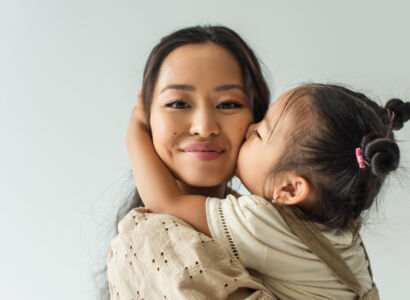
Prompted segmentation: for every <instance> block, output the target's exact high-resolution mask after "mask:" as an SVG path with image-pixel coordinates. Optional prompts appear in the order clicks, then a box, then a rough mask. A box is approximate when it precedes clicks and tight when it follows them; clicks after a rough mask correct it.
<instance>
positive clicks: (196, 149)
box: [181, 144, 225, 161]
mask: <svg viewBox="0 0 410 300" xmlns="http://www.w3.org/2000/svg"><path fill="white" fill-rule="evenodd" d="M181 151H182V152H184V153H185V154H187V155H188V156H189V157H191V158H194V159H197V160H200V161H210V160H215V159H217V158H218V157H220V156H221V155H222V154H223V153H224V152H225V150H224V149H222V148H221V147H219V146H218V145H214V144H193V145H190V146H187V147H184V148H183V149H182V150H181Z"/></svg>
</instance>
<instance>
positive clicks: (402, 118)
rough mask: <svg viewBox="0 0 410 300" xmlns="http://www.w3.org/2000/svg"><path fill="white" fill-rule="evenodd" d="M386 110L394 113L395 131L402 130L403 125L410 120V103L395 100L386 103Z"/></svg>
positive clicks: (393, 125)
mask: <svg viewBox="0 0 410 300" xmlns="http://www.w3.org/2000/svg"><path fill="white" fill-rule="evenodd" d="M385 109H388V110H390V111H391V112H394V120H393V124H392V129H393V130H399V129H401V128H402V127H403V124H404V123H405V122H407V121H408V120H409V118H410V102H403V101H402V100H400V99H397V98H393V99H390V100H389V101H388V102H387V103H386V106H385Z"/></svg>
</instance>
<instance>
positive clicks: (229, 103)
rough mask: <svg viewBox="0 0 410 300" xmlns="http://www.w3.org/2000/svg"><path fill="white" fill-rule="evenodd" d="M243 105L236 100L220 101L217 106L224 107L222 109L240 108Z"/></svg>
mask: <svg viewBox="0 0 410 300" xmlns="http://www.w3.org/2000/svg"><path fill="white" fill-rule="evenodd" d="M242 106H243V105H242V104H240V103H238V102H235V101H224V102H222V103H219V104H218V105H217V108H222V109H234V108H239V107H242Z"/></svg>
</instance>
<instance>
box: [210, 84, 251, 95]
mask: <svg viewBox="0 0 410 300" xmlns="http://www.w3.org/2000/svg"><path fill="white" fill-rule="evenodd" d="M231 89H239V90H241V91H242V92H243V93H244V94H246V91H245V89H244V88H243V87H242V86H241V85H239V84H224V85H220V86H217V87H216V88H214V91H215V92H223V91H227V90H231Z"/></svg>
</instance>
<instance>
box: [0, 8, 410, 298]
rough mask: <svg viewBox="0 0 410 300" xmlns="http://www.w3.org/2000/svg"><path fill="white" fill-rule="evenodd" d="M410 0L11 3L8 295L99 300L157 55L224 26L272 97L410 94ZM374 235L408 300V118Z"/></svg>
mask: <svg viewBox="0 0 410 300" xmlns="http://www.w3.org/2000/svg"><path fill="white" fill-rule="evenodd" d="M409 12H410V2H409V1H394V0H393V1H374V0H373V1H370V0H363V1H357V0H355V1H350V0H349V1H337V2H336V1H330V0H315V1H289V0H287V1H253V3H251V1H193V0H190V1H162V2H161V1H149V2H148V1H147V2H145V1H144V2H142V1H122V0H117V1H90V0H88V1H84V0H82V1H78V0H76V1H68V0H67V1H55V0H54V1H45V0H38V1H21V0H14V1H4V0H1V1H0V84H1V87H0V133H1V135H0V137H1V141H0V185H1V188H0V201H1V209H0V228H1V237H2V239H1V247H0V265H1V269H0V284H1V298H2V299H57V298H58V299H93V297H94V296H93V295H94V287H93V281H92V276H91V274H92V272H93V271H96V270H97V269H98V267H99V266H101V265H102V264H103V263H104V260H105V256H106V251H107V245H108V241H109V239H110V238H111V236H110V234H111V233H110V232H109V229H110V227H111V228H112V226H113V225H112V221H113V215H114V213H115V212H116V209H117V208H118V206H119V205H120V203H121V202H122V201H123V199H124V197H125V196H126V195H127V192H128V191H129V189H130V188H131V187H132V180H129V174H130V173H129V170H130V165H129V161H128V157H127V154H126V149H125V145H124V137H125V131H126V127H127V123H128V117H129V113H130V110H131V108H132V106H134V105H135V102H136V92H137V89H138V87H139V85H140V83H141V77H142V70H143V67H144V63H145V60H146V58H147V56H148V53H149V51H150V50H151V48H152V47H153V46H154V44H155V43H157V42H158V40H159V39H160V37H162V36H163V35H165V34H168V33H170V32H171V31H173V30H176V29H179V28H181V27H184V26H188V25H195V24H208V23H211V24H224V25H227V26H230V27H231V28H233V29H234V30H236V31H237V32H238V33H240V34H241V35H242V36H243V37H244V38H245V39H246V40H247V41H248V42H249V44H250V45H251V46H252V47H253V49H254V50H255V52H256V53H257V55H258V56H259V57H260V58H261V60H262V61H263V63H264V65H265V72H266V75H267V77H268V79H269V81H270V84H271V87H272V90H273V92H274V93H273V95H274V97H273V98H276V97H277V96H278V95H280V94H281V93H282V92H283V91H284V90H286V89H288V88H291V87H294V86H295V85H296V84H298V83H302V82H306V81H320V82H329V81H331V82H338V83H344V84H347V85H349V86H350V87H353V88H357V89H360V90H361V91H364V92H367V93H369V95H371V96H373V97H374V98H375V99H378V100H379V101H380V102H385V101H387V100H388V99H389V97H402V98H404V99H407V100H409V99H410V86H409V78H410V62H409V53H410V41H409V33H410V18H409ZM397 137H398V139H399V140H400V141H401V142H400V147H401V150H402V161H401V162H402V168H401V169H400V170H399V171H398V172H396V174H395V175H394V176H392V178H391V180H390V181H389V182H388V183H387V184H386V188H385V189H384V192H383V194H382V197H381V198H380V200H381V201H380V205H379V210H378V211H377V212H376V210H374V211H373V213H372V215H371V218H370V219H369V222H368V223H369V224H368V225H367V226H366V227H365V230H364V232H363V238H364V240H365V242H366V244H367V248H368V251H369V255H370V257H371V261H372V266H373V270H374V277H375V280H376V282H377V284H378V287H379V289H380V293H381V296H382V299H408V295H407V294H408V292H407V291H408V283H407V281H408V280H407V278H408V273H409V269H410V268H409V267H410V259H409V246H410V220H409V219H410V218H409V217H408V215H409V214H410V196H409V192H410V189H409V187H408V182H409V181H408V179H409V172H408V168H409V166H410V163H409V160H410V155H409V153H410V151H409V148H410V145H409V142H408V141H409V139H410V124H406V127H405V128H404V129H403V130H402V131H401V132H399V133H398V135H397Z"/></svg>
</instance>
